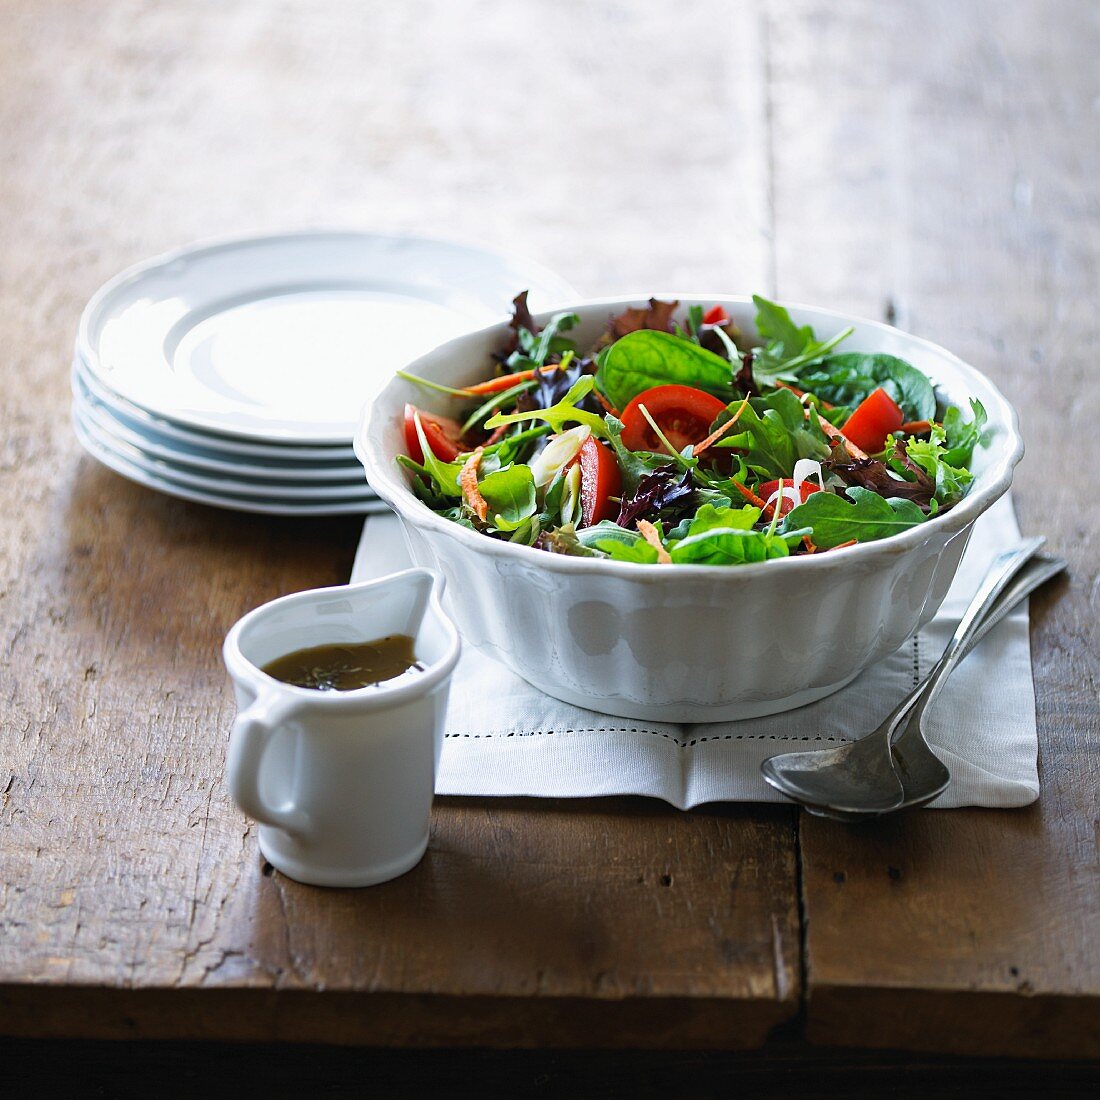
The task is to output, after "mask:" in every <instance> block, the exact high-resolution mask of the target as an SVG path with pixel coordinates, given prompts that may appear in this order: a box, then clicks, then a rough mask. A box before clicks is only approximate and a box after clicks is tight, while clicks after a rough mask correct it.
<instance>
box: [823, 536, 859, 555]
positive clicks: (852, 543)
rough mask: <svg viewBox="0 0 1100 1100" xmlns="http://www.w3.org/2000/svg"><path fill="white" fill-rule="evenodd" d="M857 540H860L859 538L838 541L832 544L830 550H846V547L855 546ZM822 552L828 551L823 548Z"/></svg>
mask: <svg viewBox="0 0 1100 1100" xmlns="http://www.w3.org/2000/svg"><path fill="white" fill-rule="evenodd" d="M857 542H859V539H849V540H848V541H847V542H838V543H837V544H836V546H830V547H829V550H844V549H845V548H846V547H849V546H855V545H856V543H857ZM822 553H827V551H824V550H823V551H822Z"/></svg>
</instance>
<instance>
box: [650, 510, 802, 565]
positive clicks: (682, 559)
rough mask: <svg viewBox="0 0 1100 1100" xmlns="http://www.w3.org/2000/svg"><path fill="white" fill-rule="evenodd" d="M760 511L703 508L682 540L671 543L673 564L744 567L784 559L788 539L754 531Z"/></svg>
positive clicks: (670, 552) (690, 524)
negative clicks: (770, 559) (754, 563)
mask: <svg viewBox="0 0 1100 1100" xmlns="http://www.w3.org/2000/svg"><path fill="white" fill-rule="evenodd" d="M759 518H760V510H759V509H757V508H753V507H752V506H751V505H746V506H745V507H744V508H715V507H714V506H713V505H711V504H704V505H703V507H702V508H700V509H699V511H698V513H697V514H696V516H695V519H694V520H692V521H691V522H690V523H689V524H688V525H687V532H686V534H685V535H684V537H683V538H679V539H670V540H669V542H668V550H669V554H670V556H671V557H672V561H673V563H674V564H675V563H682V564H692V565H744V564H747V563H749V562H757V561H767V560H768V559H769V558H785V557H786V556H787V554H788V549H789V548H788V546H787V538H788V537H794V536H783V535H775V534H769V533H768V532H766V531H755V530H753V524H754V523H755V522H756V521H757V520H758V519H759Z"/></svg>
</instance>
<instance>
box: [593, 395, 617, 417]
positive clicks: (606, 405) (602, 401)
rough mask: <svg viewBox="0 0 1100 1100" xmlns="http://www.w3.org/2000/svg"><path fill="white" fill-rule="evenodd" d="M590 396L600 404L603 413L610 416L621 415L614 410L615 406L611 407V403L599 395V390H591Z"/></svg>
mask: <svg viewBox="0 0 1100 1100" xmlns="http://www.w3.org/2000/svg"><path fill="white" fill-rule="evenodd" d="M592 396H593V397H594V398H595V399H596V400H597V401H598V402H599V403H600V405H601V406H603V411H604V412H605V413H610V414H611V415H612V416H620V415H622V414H621V413H620V412H619V410H618V409H617V408H615V406H614V405H612V404H611V402H610V401H608V400H607V398H606V397H604V395H603V394H602V393H600V391H599V390H593V391H592Z"/></svg>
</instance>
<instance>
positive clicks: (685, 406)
mask: <svg viewBox="0 0 1100 1100" xmlns="http://www.w3.org/2000/svg"><path fill="white" fill-rule="evenodd" d="M642 405H645V407H646V411H647V412H648V413H649V415H650V416H652V417H653V420H654V422H655V423H656V424H657V426H658V427H659V428H660V429H661V431H662V432H664V433H665V438H666V439H667V440H668V441H669V443H671V444H672V445H673V447H675V448H676V450H677V451H682V450H683V449H684V448H685V447H686V446H687V445H688V444H689V443H699V442H700V441H702V440H704V439H706V437H707V435H708V434H709V432H710V426H711V424H713V423H714V421H715V420H717V419H718V414H719V413H720V412H722V411H723V409H725V407H726V405H725V402H724V401H719V400H718V398H717V397H714V396H712V395H711V394H709V393H704V392H703V390H697V389H695V388H694V387H693V386H654V387H653V388H652V389H651V390H645V391H644V392H643V393H640V394H638V396H637V397H635V398H634V400H633V401H631V402H630V404H629V405H627V407H626V408H625V409H623V444H624V446H626V447H628V448H629V449H630V450H632V451H653V452H655V453H656V454H660V453H661V452H662V451H663V450H664V448H663V447H662V446H661V441H660V440H659V439H658V438H657V433H656V432H655V431H654V430H653V429H652V428H651V427H650V426H649V421H647V420H646V418H645V416H644V415H643V414H642V409H641V406H642Z"/></svg>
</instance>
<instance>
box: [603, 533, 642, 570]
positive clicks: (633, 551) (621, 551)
mask: <svg viewBox="0 0 1100 1100" xmlns="http://www.w3.org/2000/svg"><path fill="white" fill-rule="evenodd" d="M596 547H597V549H599V550H602V551H603V552H604V553H605V554H606V555H607V556H608V557H609V558H611V559H612V560H613V561H632V562H634V563H635V564H636V565H655V564H656V563H657V549H656V547H653V546H650V545H649V543H648V542H646V540H645V539H643V538H638V539H635V540H634V541H633V542H631V543H627V542H623V541H621V540H620V539H602V540H601V541H599V542H597V543H596Z"/></svg>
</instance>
